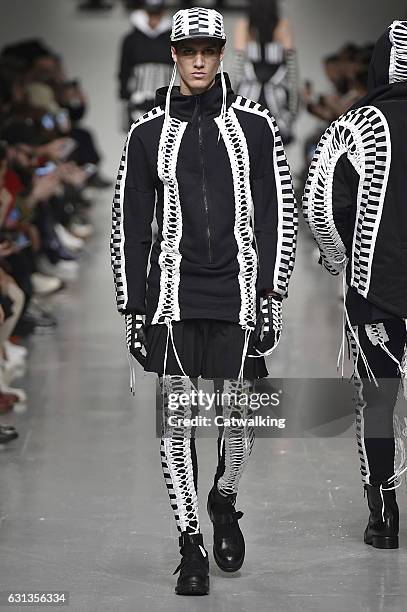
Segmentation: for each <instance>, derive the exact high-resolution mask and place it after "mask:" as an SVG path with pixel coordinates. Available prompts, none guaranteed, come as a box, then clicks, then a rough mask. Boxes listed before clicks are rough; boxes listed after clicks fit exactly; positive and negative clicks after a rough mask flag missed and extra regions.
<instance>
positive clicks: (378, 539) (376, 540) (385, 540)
mask: <svg viewBox="0 0 407 612" xmlns="http://www.w3.org/2000/svg"><path fill="white" fill-rule="evenodd" d="M365 544H368V545H369V546H373V548H381V549H383V550H390V549H394V548H398V547H399V539H398V536H393V537H387V536H373V537H372V538H371V539H369V540H367V539H366V538H365Z"/></svg>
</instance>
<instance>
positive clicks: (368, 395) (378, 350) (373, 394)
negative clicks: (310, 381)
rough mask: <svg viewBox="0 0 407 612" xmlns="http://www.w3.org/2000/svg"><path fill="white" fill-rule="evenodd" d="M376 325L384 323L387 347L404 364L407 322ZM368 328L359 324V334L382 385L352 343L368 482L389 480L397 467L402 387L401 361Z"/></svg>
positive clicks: (360, 436)
mask: <svg viewBox="0 0 407 612" xmlns="http://www.w3.org/2000/svg"><path fill="white" fill-rule="evenodd" d="M375 325H379V326H381V325H383V326H384V330H385V333H386V334H387V336H388V341H386V342H385V346H386V347H387V349H388V350H389V352H390V353H391V354H392V355H393V356H394V357H395V358H396V359H397V360H398V361H399V362H400V363H401V361H402V357H403V353H404V350H405V345H406V340H407V333H406V325H405V322H404V321H403V320H401V319H388V320H386V321H383V322H382V323H374V324H373V327H374V326H375ZM368 329H369V326H365V325H359V326H358V327H357V333H358V337H359V343H360V346H361V348H362V350H363V352H364V354H365V356H366V359H367V362H368V364H369V366H370V368H371V370H372V371H373V374H374V376H375V378H376V379H377V382H378V384H379V386H378V387H376V385H375V384H374V382H373V381H369V378H368V376H367V371H366V367H365V364H364V361H363V359H362V357H361V354H360V351H357V349H356V347H355V343H354V342H352V340H351V342H350V344H351V346H352V349H353V351H352V352H353V354H354V357H355V356H357V369H356V373H355V377H354V382H355V386H356V389H357V392H358V397H357V405H356V436H357V442H358V451H359V458H360V466H361V473H362V480H363V482H365V483H367V484H378V483H381V482H383V483H384V482H387V480H388V479H389V478H391V477H392V476H393V474H394V469H395V468H394V459H395V441H394V429H393V413H394V408H395V405H396V402H397V396H398V392H399V388H400V372H399V369H398V365H397V363H396V362H395V361H394V360H393V359H392V358H391V357H390V356H389V355H388V354H386V352H385V351H384V350H383V348H382V347H381V346H380V345H378V344H377V345H376V346H375V345H374V344H373V343H372V341H371V339H370V338H369V336H368V333H367V331H368ZM382 329H383V328H382ZM355 351H356V352H355Z"/></svg>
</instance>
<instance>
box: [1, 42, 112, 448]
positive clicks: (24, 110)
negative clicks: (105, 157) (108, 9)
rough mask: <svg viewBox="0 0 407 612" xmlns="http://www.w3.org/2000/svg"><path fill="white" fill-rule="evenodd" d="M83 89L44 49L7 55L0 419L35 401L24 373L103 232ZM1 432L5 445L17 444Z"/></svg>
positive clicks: (11, 49) (35, 45)
mask: <svg viewBox="0 0 407 612" xmlns="http://www.w3.org/2000/svg"><path fill="white" fill-rule="evenodd" d="M86 107H87V103H86V96H85V93H84V91H83V89H82V86H81V83H80V82H78V81H77V80H75V79H72V78H71V77H70V76H69V75H68V73H67V69H66V67H65V66H64V62H63V58H62V57H60V56H59V55H58V53H56V52H55V51H54V50H53V49H50V48H49V47H48V46H47V45H46V44H45V43H44V42H43V41H41V40H34V39H33V40H24V41H20V42H17V43H15V44H11V45H8V46H6V47H4V48H3V49H2V50H1V52H0V413H5V412H8V411H10V410H11V409H12V408H13V407H14V406H16V405H18V404H24V403H25V402H26V401H27V397H26V394H25V392H24V390H23V389H18V388H15V387H10V383H11V382H12V380H13V379H14V378H16V377H18V376H21V374H22V373H23V372H24V369H25V361H26V358H27V355H28V351H29V343H27V339H28V338H29V337H30V335H31V334H35V333H43V332H50V331H51V332H52V331H53V330H54V329H55V327H56V326H57V323H58V321H57V316H56V315H55V313H54V312H53V308H52V302H51V296H52V295H53V294H54V293H56V292H58V291H60V290H61V289H63V288H66V287H67V286H68V285H69V283H70V282H71V281H73V280H74V279H75V278H76V276H77V272H78V268H79V262H80V257H81V254H82V253H83V252H84V250H85V247H86V241H87V240H88V239H89V238H90V236H91V235H92V231H93V227H92V223H91V221H90V217H89V210H90V208H91V206H92V198H91V197H90V196H91V194H92V190H93V193H95V189H100V188H105V187H109V186H110V182H109V181H107V180H105V179H103V178H102V177H101V175H100V173H99V164H100V161H101V157H100V154H99V152H98V150H97V147H96V145H95V141H94V138H93V135H92V134H91V132H90V131H88V130H86V129H85V128H84V127H83V126H82V125H81V121H82V118H83V116H84V114H85V113H86ZM16 435H17V434H16V432H15V430H13V428H12V427H5V426H3V427H2V428H1V429H0V442H6V441H8V440H9V439H10V438H12V437H16Z"/></svg>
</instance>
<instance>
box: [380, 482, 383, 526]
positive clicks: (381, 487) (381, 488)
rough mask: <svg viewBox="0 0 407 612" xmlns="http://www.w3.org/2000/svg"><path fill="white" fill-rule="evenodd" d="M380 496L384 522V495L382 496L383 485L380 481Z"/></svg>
mask: <svg viewBox="0 0 407 612" xmlns="http://www.w3.org/2000/svg"><path fill="white" fill-rule="evenodd" d="M380 496H381V498H382V519H383V523H384V496H383V485H382V484H381V483H380Z"/></svg>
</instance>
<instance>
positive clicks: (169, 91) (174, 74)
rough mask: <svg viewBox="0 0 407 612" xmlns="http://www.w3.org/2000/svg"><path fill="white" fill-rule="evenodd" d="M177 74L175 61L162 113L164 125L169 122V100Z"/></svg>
mask: <svg viewBox="0 0 407 612" xmlns="http://www.w3.org/2000/svg"><path fill="white" fill-rule="evenodd" d="M176 76H177V63H176V62H175V63H174V68H173V69H172V75H171V80H170V84H169V86H168V90H167V95H166V97H165V115H164V125H165V126H168V124H169V122H170V102H171V90H172V88H173V87H174V83H175V77H176Z"/></svg>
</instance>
